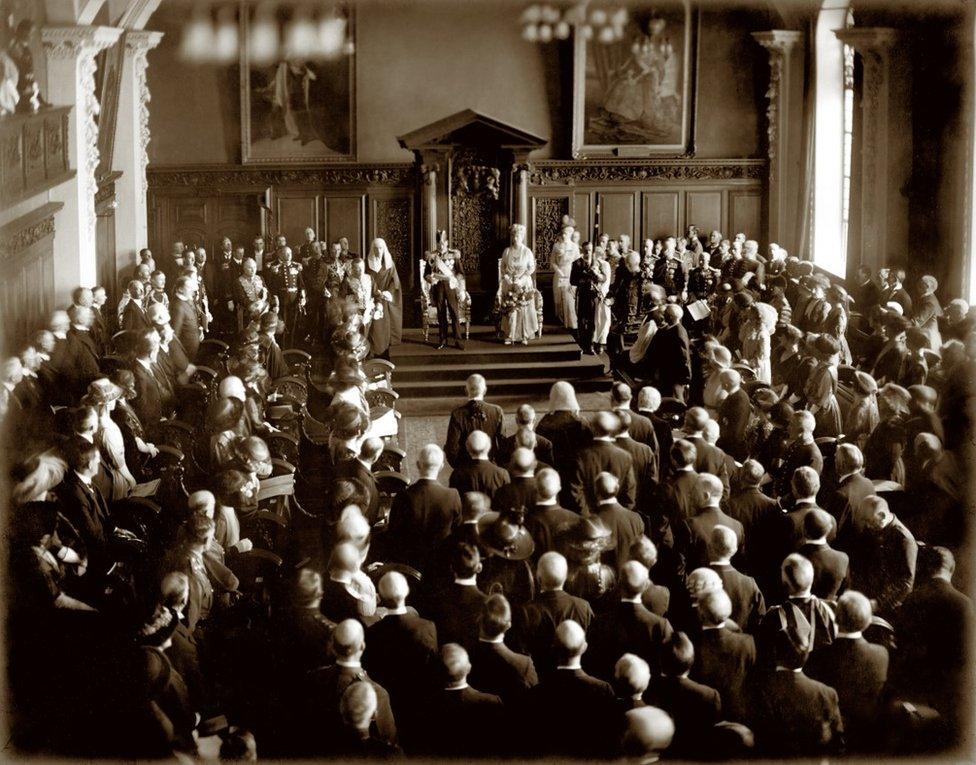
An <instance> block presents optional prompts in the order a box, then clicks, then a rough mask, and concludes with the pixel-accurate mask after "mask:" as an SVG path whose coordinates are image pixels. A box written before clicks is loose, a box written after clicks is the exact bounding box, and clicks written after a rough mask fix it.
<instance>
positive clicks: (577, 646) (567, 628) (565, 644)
mask: <svg viewBox="0 0 976 765" xmlns="http://www.w3.org/2000/svg"><path fill="white" fill-rule="evenodd" d="M555 642H556V653H557V654H558V655H559V656H560V660H561V661H562V662H568V661H570V660H572V659H578V658H579V657H580V656H582V655H583V653H584V652H585V651H586V633H585V632H584V631H583V628H582V627H581V626H580V625H579V624H577V623H576V622H574V621H573V620H572V619H567V620H566V621H564V622H562V623H561V624H560V625H559V626H558V627H556V641H555Z"/></svg>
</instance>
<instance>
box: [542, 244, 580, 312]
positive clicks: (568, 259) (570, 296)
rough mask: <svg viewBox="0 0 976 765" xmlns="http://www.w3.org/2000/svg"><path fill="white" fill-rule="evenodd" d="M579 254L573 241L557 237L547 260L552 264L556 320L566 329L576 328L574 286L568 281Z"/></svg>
mask: <svg viewBox="0 0 976 765" xmlns="http://www.w3.org/2000/svg"><path fill="white" fill-rule="evenodd" d="M579 256H580V251H579V247H577V246H576V243H575V242H572V241H570V242H566V241H564V240H563V239H558V240H557V241H556V242H555V244H553V245H552V254H551V255H550V256H549V262H550V263H551V264H552V306H553V309H554V310H555V313H556V321H558V322H559V323H560V324H562V325H563V326H564V327H566V329H576V327H577V326H578V325H577V321H576V287H574V286H573V285H571V284H570V283H569V275H570V273H571V272H572V270H573V263H574V262H575V261H576V259H577V258H579Z"/></svg>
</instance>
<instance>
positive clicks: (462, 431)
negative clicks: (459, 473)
mask: <svg viewBox="0 0 976 765" xmlns="http://www.w3.org/2000/svg"><path fill="white" fill-rule="evenodd" d="M504 417H505V413H504V412H503V411H502V408H501V407H500V406H498V405H496V404H489V403H488V402H487V401H474V400H471V401H467V402H465V403H463V404H461V406H459V407H457V408H456V409H455V410H454V411H453V412H451V421H450V422H449V423H448V426H447V442H446V443H445V445H444V454H445V455H446V456H447V462H448V464H449V465H450V466H451V467H457V466H458V465H461V464H462V463H464V462H468V461H469V460H470V459H471V457H470V455H469V454H468V450H467V448H466V446H465V443H466V442H467V440H468V436H469V435H471V434H472V433H473V432H474V431H476V430H482V431H484V432H485V433H487V434H488V438H490V439H491V451H490V452H489V453H488V454H489V456H490V457H493V458H494V457H495V456H496V455H497V454H498V448H499V445H500V442H501V437H502V420H503V419H504Z"/></svg>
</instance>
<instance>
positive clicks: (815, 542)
mask: <svg viewBox="0 0 976 765" xmlns="http://www.w3.org/2000/svg"><path fill="white" fill-rule="evenodd" d="M803 544H805V545H816V546H817V547H826V546H827V538H826V537H821V538H820V539H804V540H803Z"/></svg>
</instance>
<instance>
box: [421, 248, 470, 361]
mask: <svg viewBox="0 0 976 765" xmlns="http://www.w3.org/2000/svg"><path fill="white" fill-rule="evenodd" d="M424 257H425V258H426V260H427V264H428V269H427V274H426V277H425V278H426V279H427V282H428V283H429V284H430V296H431V299H432V300H433V301H434V303H435V305H436V306H437V325H438V330H439V332H440V342H439V343H438V345H437V348H438V349H441V348H444V347H445V346H446V345H447V322H448V315H450V321H451V331H452V332H453V334H454V344H455V346H456V347H457V348H458V349H459V350H463V349H464V344H463V343H462V342H461V329H460V325H459V316H460V314H459V310H460V309H459V307H458V303H459V302H460V298H461V291H462V289H463V282H462V281H461V279H463V277H464V269H463V267H462V265H461V251H460V250H456V249H453V248H451V247H449V246H448V242H447V232H446V231H438V232H437V243H436V245H435V247H434V249H433V250H432V251H430V252H427V253H424ZM458 277H461V279H459V278H458Z"/></svg>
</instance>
